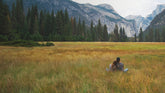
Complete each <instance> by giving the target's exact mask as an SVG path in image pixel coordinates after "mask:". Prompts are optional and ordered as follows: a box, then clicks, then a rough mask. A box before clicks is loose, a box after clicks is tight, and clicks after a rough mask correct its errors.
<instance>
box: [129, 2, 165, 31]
mask: <svg viewBox="0 0 165 93" xmlns="http://www.w3.org/2000/svg"><path fill="white" fill-rule="evenodd" d="M164 9H165V4H161V5H158V6H157V8H156V9H155V10H154V11H153V12H152V14H150V15H148V16H147V17H142V16H134V15H130V16H127V17H126V19H128V20H135V22H136V26H137V29H138V30H139V29H140V27H142V29H143V31H144V30H145V29H146V28H147V27H148V26H149V25H150V23H151V21H152V20H153V19H154V17H155V16H156V15H158V14H159V13H161V12H162V11H163V10H164Z"/></svg>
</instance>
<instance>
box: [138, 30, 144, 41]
mask: <svg viewBox="0 0 165 93" xmlns="http://www.w3.org/2000/svg"><path fill="white" fill-rule="evenodd" d="M139 42H143V31H142V28H140V34H139Z"/></svg>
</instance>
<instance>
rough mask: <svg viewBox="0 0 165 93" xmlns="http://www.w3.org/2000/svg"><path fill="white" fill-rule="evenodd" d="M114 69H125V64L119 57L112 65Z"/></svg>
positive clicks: (111, 68)
mask: <svg viewBox="0 0 165 93" xmlns="http://www.w3.org/2000/svg"><path fill="white" fill-rule="evenodd" d="M110 70H112V71H116V70H119V71H124V64H123V63H121V62H120V58H119V57H117V58H116V60H115V61H114V62H113V64H112V66H111V67H110Z"/></svg>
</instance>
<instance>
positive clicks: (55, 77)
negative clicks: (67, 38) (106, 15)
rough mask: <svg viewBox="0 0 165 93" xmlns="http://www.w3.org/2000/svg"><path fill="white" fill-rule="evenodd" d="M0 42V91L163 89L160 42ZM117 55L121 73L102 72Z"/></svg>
mask: <svg viewBox="0 0 165 93" xmlns="http://www.w3.org/2000/svg"><path fill="white" fill-rule="evenodd" d="M54 44H55V45H56V46H52V47H30V48H25V47H7V46H6V47H5V46H0V89H1V90H0V92H1V93H12V92H14V93H40V92H43V93H45V92H48V93H163V92H164V91H165V79H164V78H165V71H164V68H165V62H164V61H165V47H164V45H165V43H108V42H107V43H106V42H104V43H102V42H54ZM116 57H120V58H121V61H122V62H123V63H124V64H125V68H129V71H128V72H126V73H123V72H106V70H105V68H106V67H108V66H109V64H111V63H112V62H113V61H114V60H115V59H116Z"/></svg>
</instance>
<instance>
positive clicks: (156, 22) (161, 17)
mask: <svg viewBox="0 0 165 93" xmlns="http://www.w3.org/2000/svg"><path fill="white" fill-rule="evenodd" d="M164 26H165V9H164V10H163V11H162V12H161V13H160V14H158V15H157V16H156V17H155V18H154V19H153V20H152V21H151V24H150V25H149V26H148V27H147V29H146V31H149V29H150V28H154V29H156V28H157V29H159V28H161V27H164Z"/></svg>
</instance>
